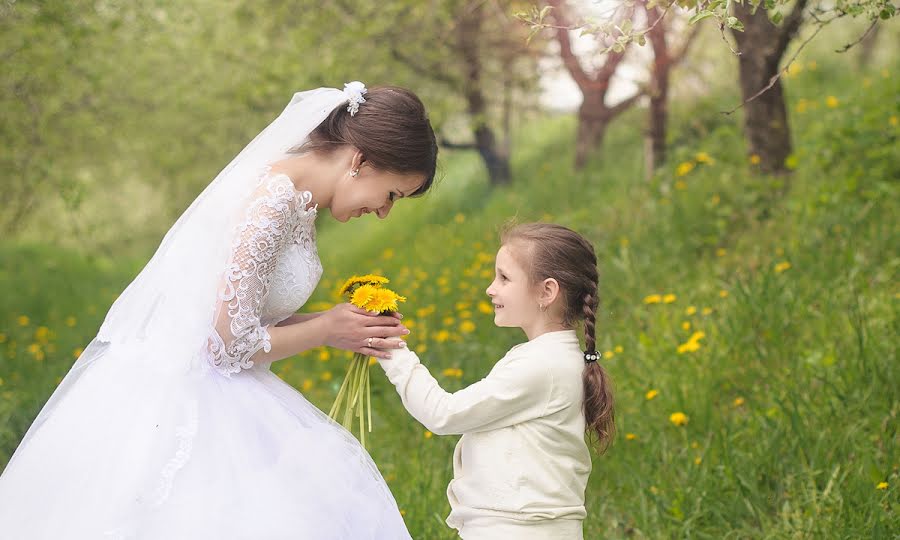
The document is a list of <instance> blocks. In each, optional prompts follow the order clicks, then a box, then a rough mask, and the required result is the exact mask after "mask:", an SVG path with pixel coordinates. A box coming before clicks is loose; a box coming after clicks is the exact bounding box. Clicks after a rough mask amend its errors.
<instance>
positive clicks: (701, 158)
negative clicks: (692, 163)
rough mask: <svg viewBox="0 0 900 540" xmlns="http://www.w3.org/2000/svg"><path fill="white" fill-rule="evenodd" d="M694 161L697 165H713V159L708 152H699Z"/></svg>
mask: <svg viewBox="0 0 900 540" xmlns="http://www.w3.org/2000/svg"><path fill="white" fill-rule="evenodd" d="M694 159H695V160H696V161H697V163H710V164H711V163H713V158H711V157H709V154H707V153H706V152H697V155H695V156H694Z"/></svg>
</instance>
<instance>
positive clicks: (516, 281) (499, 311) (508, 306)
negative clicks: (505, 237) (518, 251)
mask: <svg viewBox="0 0 900 540" xmlns="http://www.w3.org/2000/svg"><path fill="white" fill-rule="evenodd" d="M494 272H495V274H494V281H493V282H492V283H491V284H490V286H489V287H488V288H487V291H486V292H487V295H488V296H490V297H491V301H492V302H493V304H494V324H496V325H497V326H502V327H515V328H530V327H531V326H533V324H534V321H535V320H536V319H537V318H538V317H539V314H540V309H539V307H538V295H537V292H536V291H535V289H534V287H533V286H532V284H531V281H530V279H529V277H528V274H527V272H526V271H525V269H524V268H522V266H521V265H520V264H519V262H518V261H517V260H516V258H515V257H513V256H512V253H511V252H510V249H509V247H508V246H502V247H501V248H500V251H498V252H497V259H496V263H495V267H494Z"/></svg>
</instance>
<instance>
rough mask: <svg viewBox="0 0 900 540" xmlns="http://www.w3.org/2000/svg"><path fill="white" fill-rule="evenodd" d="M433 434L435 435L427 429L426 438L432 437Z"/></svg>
mask: <svg viewBox="0 0 900 540" xmlns="http://www.w3.org/2000/svg"><path fill="white" fill-rule="evenodd" d="M433 436H434V433H432V432H430V431H428V430H427V429H426V430H425V438H426V439H430V438H431V437H433Z"/></svg>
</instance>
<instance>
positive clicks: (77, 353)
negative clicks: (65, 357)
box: [72, 347, 84, 358]
mask: <svg viewBox="0 0 900 540" xmlns="http://www.w3.org/2000/svg"><path fill="white" fill-rule="evenodd" d="M83 352H84V349H82V348H80V347H79V348H77V349H75V350H74V351H72V356H74V357H75V358H78V357H79V356H81V353H83Z"/></svg>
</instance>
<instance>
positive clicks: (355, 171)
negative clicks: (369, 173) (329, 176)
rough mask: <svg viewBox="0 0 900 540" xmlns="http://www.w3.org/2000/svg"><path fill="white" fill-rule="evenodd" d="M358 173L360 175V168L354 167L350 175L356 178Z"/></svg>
mask: <svg viewBox="0 0 900 540" xmlns="http://www.w3.org/2000/svg"><path fill="white" fill-rule="evenodd" d="M357 175H359V169H353V170H352V171H350V176H352V177H354V178H356V177H357Z"/></svg>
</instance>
